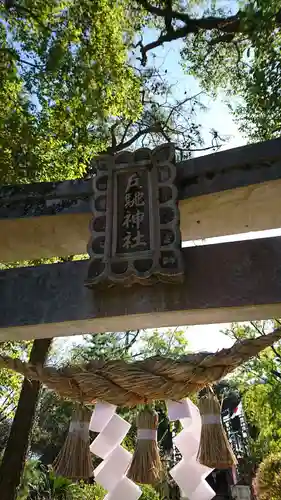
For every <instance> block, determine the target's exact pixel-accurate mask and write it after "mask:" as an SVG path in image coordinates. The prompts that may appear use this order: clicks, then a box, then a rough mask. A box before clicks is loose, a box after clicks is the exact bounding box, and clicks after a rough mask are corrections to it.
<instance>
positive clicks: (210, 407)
mask: <svg viewBox="0 0 281 500" xmlns="http://www.w3.org/2000/svg"><path fill="white" fill-rule="evenodd" d="M199 409H200V414H201V417H202V429H201V438H200V445H199V450H198V455H197V460H198V461H199V462H200V464H202V465H206V466H207V467H211V468H214V469H228V468H231V467H233V465H236V463H237V461H236V458H235V455H234V453H233V451H232V449H231V446H230V444H229V442H228V439H227V435H226V433H225V430H224V428H223V425H222V421H221V408H220V404H219V401H218V399H217V397H216V396H215V394H214V393H213V391H211V390H209V391H208V393H207V395H206V396H204V397H202V398H200V400H199Z"/></svg>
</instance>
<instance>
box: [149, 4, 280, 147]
mask: <svg viewBox="0 0 281 500" xmlns="http://www.w3.org/2000/svg"><path fill="white" fill-rule="evenodd" d="M139 4H141V5H142V7H143V9H144V10H145V11H146V12H147V13H148V14H149V16H150V18H151V19H152V20H153V21H154V23H155V26H156V27H158V30H159V31H158V37H156V38H155V40H154V41H153V42H150V43H148V44H143V43H142V41H140V42H139V45H140V49H141V59H142V64H144V65H145V64H146V63H147V57H148V53H149V52H150V51H152V50H154V49H155V48H156V47H159V46H161V45H163V44H165V43H169V42H173V41H174V40H182V44H183V45H182V50H181V55H182V63H183V67H184V69H185V71H186V72H187V73H188V74H192V75H194V76H196V77H197V78H199V81H200V82H201V84H202V87H203V88H204V89H206V90H208V91H211V90H212V91H214V92H217V91H219V90H223V91H226V92H227V94H228V96H229V98H230V99H229V103H230V107H231V109H232V110H233V112H234V115H235V116H236V118H237V119H238V121H239V123H240V127H241V130H242V131H243V132H245V133H246V134H247V135H248V136H249V137H250V138H251V139H253V140H265V139H269V138H274V137H278V136H279V135H280V129H281V121H280V113H279V109H280V105H281V94H280V88H281V85H280V79H281V71H280V64H281V53H280V42H281V30H280V27H281V1H280V0H272V1H271V2H268V1H267V0H237V1H235V2H225V3H224V2H221V1H220V0H210V1H207V0H194V1H192V2H190V1H187V0H186V1H181V2H178V1H177V0H175V1H173V0H160V1H157V2H156V1H152V2H150V1H148V0H140V1H139ZM234 97H238V99H237V104H236V105H235V100H233V98H234ZM241 98H242V99H241ZM233 103H234V104H233Z"/></svg>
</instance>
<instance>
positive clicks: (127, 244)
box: [123, 232, 133, 250]
mask: <svg viewBox="0 0 281 500" xmlns="http://www.w3.org/2000/svg"><path fill="white" fill-rule="evenodd" d="M132 246H133V245H132V235H131V233H129V232H127V233H126V235H125V236H124V238H123V247H124V248H126V250H129V248H132Z"/></svg>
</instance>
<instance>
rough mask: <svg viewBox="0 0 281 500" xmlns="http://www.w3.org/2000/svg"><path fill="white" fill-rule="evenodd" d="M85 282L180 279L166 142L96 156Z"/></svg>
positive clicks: (171, 156) (172, 170) (170, 149)
mask: <svg viewBox="0 0 281 500" xmlns="http://www.w3.org/2000/svg"><path fill="white" fill-rule="evenodd" d="M96 166H97V175H96V176H95V177H94V178H93V192H94V196H93V198H92V200H91V203H92V206H91V209H92V212H93V220H92V221H91V224H90V231H91V238H90V241H89V244H88V252H89V255H90V265H89V272H88V278H87V280H86V285H87V286H89V287H92V286H94V285H97V284H107V285H114V284H118V283H119V284H122V285H124V286H130V285H132V284H133V283H141V284H144V285H146V284H151V283H154V282H157V281H162V282H176V283H178V282H181V281H182V280H183V275H184V273H183V267H182V258H181V235H180V227H179V209H178V203H177V188H176V185H175V179H176V166H175V151H174V146H173V145H172V144H169V143H168V144H164V145H162V146H159V147H157V148H155V149H154V150H150V149H148V148H142V149H138V150H136V151H135V152H128V151H125V152H121V153H119V154H117V155H115V156H111V155H104V156H101V157H99V158H98V159H97V160H96Z"/></svg>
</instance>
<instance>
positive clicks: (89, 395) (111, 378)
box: [0, 328, 281, 406]
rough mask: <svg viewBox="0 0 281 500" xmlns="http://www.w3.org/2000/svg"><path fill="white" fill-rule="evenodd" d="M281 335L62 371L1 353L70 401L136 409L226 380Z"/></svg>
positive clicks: (2, 361) (0, 360)
mask: <svg viewBox="0 0 281 500" xmlns="http://www.w3.org/2000/svg"><path fill="white" fill-rule="evenodd" d="M280 337H281V328H279V329H277V330H275V331H273V332H272V333H269V334H268V335H263V336H260V337H258V338H255V339H250V340H249V339H247V340H243V341H239V342H236V343H235V344H234V345H233V346H232V347H231V348H230V349H222V350H221V351H219V352H217V353H206V352H202V353H198V354H189V355H187V356H183V357H182V358H181V359H180V360H177V361H175V360H173V359H170V358H159V357H154V358H149V359H146V360H143V361H136V362H133V363H126V362H125V361H122V360H113V361H102V360H95V361H91V362H90V363H88V364H86V365H82V366H73V367H66V368H63V369H60V370H57V369H56V368H55V367H42V366H35V365H31V364H29V363H23V362H22V361H20V360H19V359H13V358H9V357H7V356H2V355H0V368H9V369H11V370H14V371H16V372H18V373H21V374H22V375H24V376H25V377H26V378H28V379H31V380H40V381H41V382H42V383H43V384H45V385H46V386H47V387H49V388H50V389H53V390H55V391H56V392H58V393H59V394H60V395H61V396H62V397H65V398H70V399H73V400H76V401H82V402H84V403H93V402H95V401H96V400H98V399H99V400H103V401H107V402H108V403H112V404H115V405H118V406H135V405H137V404H140V403H147V402H150V401H153V400H164V399H173V400H180V399H182V398H184V397H186V396H187V395H188V394H191V393H193V392H196V391H198V390H200V389H202V388H203V387H205V386H206V385H209V384H211V383H213V382H215V381H217V380H219V379H221V378H222V377H224V376H225V375H227V374H228V373H230V372H231V371H232V370H234V369H235V368H237V367H238V366H239V365H241V364H242V363H244V362H245V361H248V360H249V359H250V358H252V357H253V356H256V355H257V354H258V353H259V352H260V351H262V350H263V349H265V348H266V347H268V346H270V345H272V344H273V343H274V342H276V341H277V340H279V339H280Z"/></svg>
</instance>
